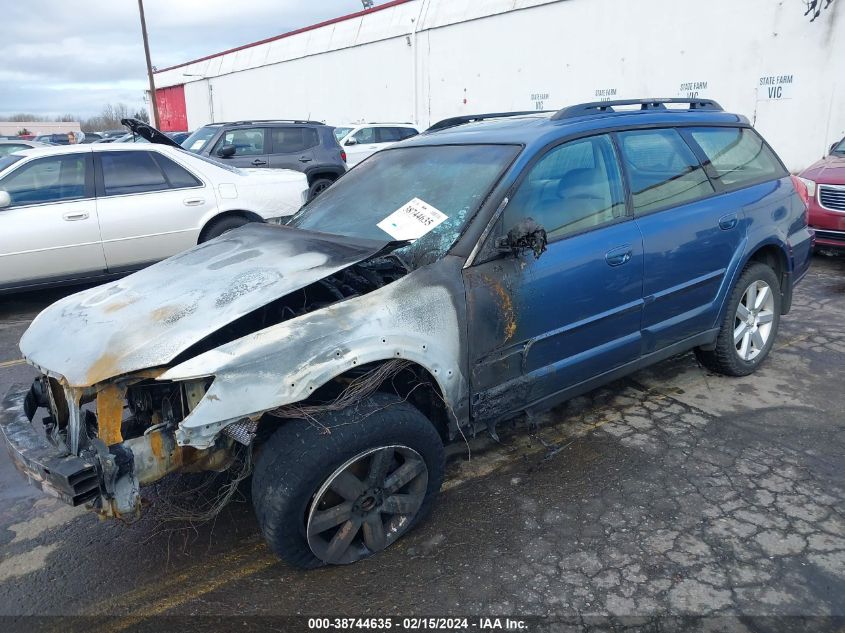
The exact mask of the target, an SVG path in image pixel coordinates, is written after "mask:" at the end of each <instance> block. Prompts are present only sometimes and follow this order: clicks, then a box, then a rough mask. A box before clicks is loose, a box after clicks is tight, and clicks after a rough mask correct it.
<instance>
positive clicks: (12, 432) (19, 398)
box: [0, 385, 100, 506]
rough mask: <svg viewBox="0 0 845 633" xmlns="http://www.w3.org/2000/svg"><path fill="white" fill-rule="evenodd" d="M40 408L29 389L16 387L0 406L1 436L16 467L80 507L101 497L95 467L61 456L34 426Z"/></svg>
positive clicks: (88, 463)
mask: <svg viewBox="0 0 845 633" xmlns="http://www.w3.org/2000/svg"><path fill="white" fill-rule="evenodd" d="M36 409H37V404H36V402H35V395H34V394H33V393H32V389H31V388H30V387H26V386H24V385H14V386H13V387H12V388H11V389H10V390H9V392H8V393H7V394H6V395H5V397H4V398H3V401H2V403H0V433H2V435H3V439H4V440H5V443H6V447H7V448H8V449H9V453H10V455H11V457H12V462H13V463H14V465H15V467H16V468H17V469H18V470H20V471H21V472H22V473H23V474H24V475H26V477H27V479H28V480H29V481H30V483H32V484H33V485H35V486H37V487H39V488H41V490H43V491H44V492H45V493H47V494H48V495H50V496H53V497H58V498H59V499H61V500H62V501H64V502H65V503H68V504H70V505H72V506H77V505H80V504H83V503H86V502H88V501H93V500H94V499H96V498H97V497H99V496H100V483H99V482H100V479H99V475H98V472H97V468H96V466H95V465H94V464H93V463H91V462H88V461H86V460H85V459H83V458H81V457H77V456H75V455H62V454H61V453H60V452H59V449H57V448H56V447H55V446H53V445H52V444H50V442H49V441H47V438H46V437H45V436H44V435H43V434H41V433H39V432H38V431H37V430H36V428H35V427H34V426H33V424H32V417H33V414H34V412H35V410H36Z"/></svg>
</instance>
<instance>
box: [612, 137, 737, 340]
mask: <svg viewBox="0 0 845 633" xmlns="http://www.w3.org/2000/svg"><path fill="white" fill-rule="evenodd" d="M618 141H619V147H620V150H621V154H622V158H623V164H624V167H625V172H626V176H627V178H628V184H629V187H630V190H631V198H632V202H633V208H634V214H635V216H636V218H637V224H638V225H639V227H640V230H641V232H642V235H643V247H644V277H643V300H644V306H643V324H642V332H643V354H648V353H650V352H654V351H656V350H659V349H663V348H665V347H668V346H670V345H672V344H676V343H677V344H683V342H684V341H685V340H686V339H689V338H690V337H693V336H695V335H697V334H701V333H703V332H705V331H706V330H708V329H710V328H713V327H714V324H715V320H716V313H717V311H718V307H719V305H718V302H717V298H718V297H719V294H720V289H721V288H722V285H723V283H724V282H725V279H726V274H727V272H728V271H729V269H730V268H731V265H732V262H733V261H734V259H735V258H737V257H739V250H740V247H741V244H742V240H743V237H744V234H745V229H746V225H745V222H744V221H743V216H742V207H741V205H736V204H734V203H733V202H732V201H731V200H729V199H726V198H724V197H723V196H719V195H718V193H717V190H716V188H715V187H714V185H713V183H712V182H711V180H710V178H709V177H708V174H707V170H705V167H704V166H703V165H702V164H701V162H700V161H699V159H698V157H697V156H696V154H695V152H694V151H693V149H692V148H691V147H690V145H689V144H688V143H687V141H686V140H685V138H684V135H683V134H682V133H681V132H680V131H679V130H677V129H673V128H666V129H649V130H633V131H628V132H620V133H619V134H618Z"/></svg>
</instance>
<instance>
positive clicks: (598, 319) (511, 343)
mask: <svg viewBox="0 0 845 633" xmlns="http://www.w3.org/2000/svg"><path fill="white" fill-rule="evenodd" d="M527 218H531V219H533V220H534V221H536V222H538V223H539V224H541V225H542V226H543V227H544V228H545V229H546V231H547V233H548V248H547V250H546V252H545V253H543V254H542V255H540V257H539V259H535V258H534V256H533V255H532V254H530V253H525V254H523V255H521V256H520V257H514V256H512V255H503V256H501V257H497V258H494V259H491V260H490V261H486V262H483V263H480V264H478V265H474V266H471V267H469V268H467V269H466V270H465V286H466V288H467V305H468V312H469V317H468V321H469V323H470V324H471V325H472V327H471V328H470V330H469V349H470V361H471V363H472V368H471V382H472V390H473V393H474V394H475V396H474V397H475V401H474V406H475V411H476V415H481V416H482V417H487V415H488V414H495V415H494V417H497V416H499V415H502V416H504V415H506V414H508V413H513V412H515V411H518V410H520V409H522V408H524V407H525V406H526V405H529V404H532V403H537V402H541V401H543V400H545V401H546V402H547V403H550V402H553V401H555V400H556V399H558V398H559V397H561V394H562V392H563V391H564V390H566V389H567V388H569V387H574V386H576V385H578V384H579V383H583V382H585V381H588V380H590V379H591V378H594V377H596V376H598V375H600V374H603V373H605V372H608V371H611V370H613V369H614V368H616V367H619V366H621V365H624V364H626V363H629V362H631V361H634V360H636V359H637V358H638V356H639V354H640V314H641V309H642V274H643V259H642V238H641V236H640V231H639V229H638V228H637V225H636V223H635V222H634V220H633V217H632V216H630V215H628V213H627V211H626V206H625V194H624V186H623V180H622V175H621V172H620V169H619V164H618V160H617V157H616V153H615V150H614V146H613V143H612V141H611V139H610V137H609V136H607V135H600V136H595V137H591V138H586V139H579V140H575V141H570V142H568V143H565V144H563V145H559V146H557V147H555V148H553V149H551V150H549V151H548V152H547V153H546V154H545V155H544V156H543V157H541V158H540V159H539V161H538V162H536V163H535V164H534V165H533V166H532V167H529V169H528V172H527V174H526V175H525V176H524V177H523V178H522V181H521V182H520V184H519V185H518V188H517V189H516V191H515V192H514V193H513V194H512V195H511V196H510V202H509V203H508V204H507V207H506V208H505V210H504V213H503V215H502V218H501V220H500V224H499V229H498V234H499V235H505V234H507V232H508V231H509V230H510V229H511V228H513V227H514V226H516V225H518V224H520V223H521V222H523V221H524V220H526V219H527ZM495 233H496V231H494V236H493V237H492V238H491V239H495V237H496V235H495Z"/></svg>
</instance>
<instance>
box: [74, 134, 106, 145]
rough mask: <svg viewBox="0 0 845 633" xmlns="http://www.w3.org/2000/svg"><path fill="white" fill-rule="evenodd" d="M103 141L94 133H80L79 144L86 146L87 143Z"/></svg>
mask: <svg viewBox="0 0 845 633" xmlns="http://www.w3.org/2000/svg"><path fill="white" fill-rule="evenodd" d="M101 140H103V137H102V136H100V135H99V134H97V133H96V132H83V133H82V140H80V141H79V142H80V143H83V144H88V143H96V142H97V141H101Z"/></svg>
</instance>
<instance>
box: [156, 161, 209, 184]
mask: <svg viewBox="0 0 845 633" xmlns="http://www.w3.org/2000/svg"><path fill="white" fill-rule="evenodd" d="M155 160H156V162H157V163H158V165H159V167H161V169H162V171H164V175H165V177H166V178H167V181H168V182H169V183H170V186H171V187H172V188H173V189H183V188H185V187H201V186H202V183H201V182H200V181H199V180H198V179H197V178H196V177H195V176H194V175H193V174H192V173H191V172H189V171H188V170H187V169H185V168H184V167H182V166H181V165H177V164H176V163H175V162H173V161H172V160H170V159H169V158H168V157H167V156H163V155H161V154H156V156H155Z"/></svg>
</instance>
